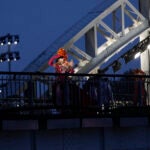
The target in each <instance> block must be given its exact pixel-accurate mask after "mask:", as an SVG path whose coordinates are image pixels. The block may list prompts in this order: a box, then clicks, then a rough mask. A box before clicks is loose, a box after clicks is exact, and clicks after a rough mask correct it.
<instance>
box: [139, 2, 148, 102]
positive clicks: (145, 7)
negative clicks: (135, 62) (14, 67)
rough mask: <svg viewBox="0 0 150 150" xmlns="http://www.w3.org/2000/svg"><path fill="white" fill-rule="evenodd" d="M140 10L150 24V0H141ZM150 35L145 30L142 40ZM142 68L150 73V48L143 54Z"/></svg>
mask: <svg viewBox="0 0 150 150" xmlns="http://www.w3.org/2000/svg"><path fill="white" fill-rule="evenodd" d="M139 7H140V8H139V10H140V12H141V14H142V15H143V16H144V17H145V18H147V19H148V20H149V24H150V1H149V0H144V1H143V0H139ZM148 35H149V31H145V32H144V33H143V34H142V35H141V36H140V40H143V39H145V38H146V37H147V36H148ZM141 69H142V70H143V71H144V72H146V74H149V75H150V49H147V50H145V51H144V52H143V53H142V55H141ZM147 85H148V86H147V87H146V89H147V104H148V105H150V84H147Z"/></svg>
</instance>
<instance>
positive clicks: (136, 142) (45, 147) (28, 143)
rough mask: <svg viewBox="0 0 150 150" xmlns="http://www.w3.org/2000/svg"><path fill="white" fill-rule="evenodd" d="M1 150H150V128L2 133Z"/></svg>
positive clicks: (0, 138)
mask: <svg viewBox="0 0 150 150" xmlns="http://www.w3.org/2000/svg"><path fill="white" fill-rule="evenodd" d="M0 149H1V150H148V149H150V128H149V127H148V126H147V127H146V126H145V127H116V128H115V127H104V128H84V129H57V130H41V131H37V130H35V131H34V130H32V131H29V130H27V131H25V130H24V131H23V130H22V131H21V130H20V131H19V130H18V131H1V132H0Z"/></svg>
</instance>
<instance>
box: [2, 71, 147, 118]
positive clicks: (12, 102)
mask: <svg viewBox="0 0 150 150" xmlns="http://www.w3.org/2000/svg"><path fill="white" fill-rule="evenodd" d="M149 80H150V76H146V75H108V74H107V75H102V74H55V73H24V72H23V73H21V72H0V117H2V116H7V115H8V116H9V115H10V116H13V114H14V115H24V116H25V115H30V116H36V115H37V116H39V115H48V116H54V115H55V116H56V115H64V114H65V115H68V116H69V115H71V116H82V115H87V116H92V115H107V116H108V115H113V114H114V113H116V110H129V109H130V110H131V108H133V109H139V108H148V107H149V104H150V99H149V83H150V82H149ZM133 109H132V110H133ZM128 113H129V112H128ZM128 115H130V114H128Z"/></svg>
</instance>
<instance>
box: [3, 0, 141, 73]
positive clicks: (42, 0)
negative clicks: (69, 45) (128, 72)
mask: <svg viewBox="0 0 150 150" xmlns="http://www.w3.org/2000/svg"><path fill="white" fill-rule="evenodd" d="M105 1H106V0H31V1H20V0H12V1H11V0H4V1H1V4H0V18H1V23H0V36H3V35H6V34H7V33H10V34H19V36H20V43H19V45H17V46H12V48H11V51H20V55H21V59H20V60H19V61H17V62H12V63H11V71H22V70H23V69H24V68H25V67H26V66H27V65H28V64H29V63H30V62H31V61H32V60H33V59H35V58H36V57H37V56H38V55H39V54H40V53H41V52H42V51H43V50H45V49H46V48H47V47H48V46H49V45H50V44H51V43H52V42H53V41H54V40H55V39H56V38H57V37H58V36H60V35H61V34H62V33H64V32H65V31H66V30H67V29H68V28H69V27H70V26H72V25H73V24H74V23H76V22H77V21H78V20H79V19H80V18H81V17H83V16H84V15H86V14H87V13H88V11H90V10H91V9H92V8H93V7H95V6H96V5H98V4H100V3H102V2H105ZM131 1H132V2H133V1H134V2H137V1H138V0H131ZM0 51H1V53H2V52H6V51H7V46H1V47H0ZM133 65H134V64H133ZM130 66H132V64H128V65H127V66H126V67H127V69H130ZM0 71H8V63H7V62H4V63H0Z"/></svg>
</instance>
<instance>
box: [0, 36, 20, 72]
mask: <svg viewBox="0 0 150 150" xmlns="http://www.w3.org/2000/svg"><path fill="white" fill-rule="evenodd" d="M18 43H19V35H11V34H7V35H5V36H1V37H0V45H1V46H4V45H6V46H7V50H6V52H5V53H1V54H0V62H5V61H7V62H8V71H9V72H11V62H12V61H17V60H19V59H20V56H19V52H18V51H12V52H11V45H13V44H14V45H16V44H18Z"/></svg>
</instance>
